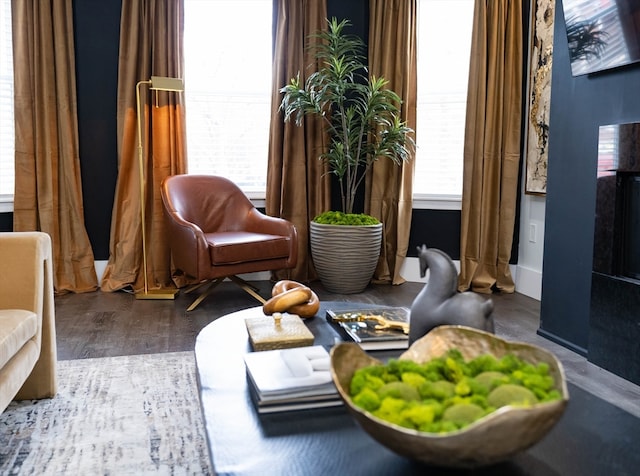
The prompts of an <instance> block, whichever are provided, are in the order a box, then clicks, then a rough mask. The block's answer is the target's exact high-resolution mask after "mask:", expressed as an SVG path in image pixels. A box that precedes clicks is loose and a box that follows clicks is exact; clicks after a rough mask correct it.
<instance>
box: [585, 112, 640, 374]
mask: <svg viewBox="0 0 640 476" xmlns="http://www.w3.org/2000/svg"><path fill="white" fill-rule="evenodd" d="M597 176H598V178H597V192H596V218H595V228H594V247H593V275H592V282H591V314H590V319H589V353H588V358H589V360H590V361H591V362H593V363H595V364H596V365H599V366H600V367H603V368H605V369H607V370H609V371H611V372H613V373H615V374H617V375H620V376H621V377H623V378H625V379H627V380H630V381H632V382H634V383H636V384H640V123H628V124H617V125H607V126H601V127H600V134H599V140H598V173H597Z"/></svg>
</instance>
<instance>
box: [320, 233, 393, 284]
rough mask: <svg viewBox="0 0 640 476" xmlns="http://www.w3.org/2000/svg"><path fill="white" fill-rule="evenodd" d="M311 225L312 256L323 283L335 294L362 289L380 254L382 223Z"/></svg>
mask: <svg viewBox="0 0 640 476" xmlns="http://www.w3.org/2000/svg"><path fill="white" fill-rule="evenodd" d="M310 225H311V226H310V230H309V231H310V236H309V238H310V242H311V257H312V259H313V265H314V266H315V268H316V271H317V273H318V277H319V278H320V281H321V282H322V285H323V286H324V287H325V288H326V289H327V291H330V292H332V293H338V294H356V293H361V292H362V291H364V289H365V288H366V287H367V285H368V284H369V282H370V281H371V278H372V277H373V273H374V272H375V270H376V266H377V264H378V258H379V257H380V246H381V244H382V223H379V224H377V225H359V226H351V225H325V224H320V223H315V222H313V221H312V222H311V224H310Z"/></svg>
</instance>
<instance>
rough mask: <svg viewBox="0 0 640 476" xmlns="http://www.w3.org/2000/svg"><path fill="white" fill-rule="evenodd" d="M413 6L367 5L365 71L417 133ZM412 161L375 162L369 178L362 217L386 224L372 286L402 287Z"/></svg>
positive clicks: (385, 0) (395, 2) (387, 0)
mask: <svg viewBox="0 0 640 476" xmlns="http://www.w3.org/2000/svg"><path fill="white" fill-rule="evenodd" d="M416 8H417V6H416V0H370V2H369V9H370V19H369V71H370V73H371V74H373V75H375V76H382V77H384V78H385V79H387V80H388V81H389V84H388V87H389V88H390V89H392V90H393V91H395V92H396V93H397V94H398V95H399V96H400V97H401V98H402V101H403V104H402V110H401V115H402V118H403V119H404V120H405V121H407V124H408V125H409V127H411V128H412V129H414V130H415V128H416V100H417V86H416V84H417V69H416V68H417V58H416V55H417V49H416V21H417V11H416ZM413 170H414V161H413V160H411V161H409V162H405V163H404V164H402V165H401V166H397V165H396V164H394V163H393V162H392V161H390V160H378V161H377V162H376V163H375V164H374V166H373V168H372V173H371V174H370V176H369V177H367V179H368V181H367V193H366V202H365V212H366V213H368V214H370V215H373V216H375V217H376V218H378V219H379V220H381V221H382V222H383V223H384V235H383V249H382V253H381V256H380V260H379V261H378V266H377V269H376V272H375V275H374V282H379V283H392V284H401V283H403V282H404V279H403V278H402V276H400V268H401V266H402V264H403V262H404V259H405V258H406V256H407V247H408V245H409V232H410V230H411V211H412V206H413V202H412V194H413V189H412V183H413Z"/></svg>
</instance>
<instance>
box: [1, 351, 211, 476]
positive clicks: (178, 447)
mask: <svg viewBox="0 0 640 476" xmlns="http://www.w3.org/2000/svg"><path fill="white" fill-rule="evenodd" d="M58 378H59V380H58V384H59V392H58V394H57V395H56V397H55V398H53V399H47V400H39V401H37V400H30V401H24V402H13V403H11V404H10V405H9V407H8V408H7V409H6V410H5V411H4V412H3V413H2V414H0V474H2V475H14V474H15V475H27V474H28V475H33V474H38V475H68V474H73V475H80V474H83V475H84V474H92V475H136V476H137V475H145V474H153V475H165V474H166V475H196V474H197V475H207V474H212V473H213V471H212V470H211V466H210V462H209V455H208V450H207V443H206V436H205V431H204V424H203V421H202V415H201V411H200V404H199V401H198V389H197V383H196V371H195V360H194V356H193V353H192V352H176V353H167V354H150V355H134V356H123V357H109V358H101V359H82V360H68V361H60V362H59V363H58Z"/></svg>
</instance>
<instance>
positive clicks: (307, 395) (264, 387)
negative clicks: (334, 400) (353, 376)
mask: <svg viewBox="0 0 640 476" xmlns="http://www.w3.org/2000/svg"><path fill="white" fill-rule="evenodd" d="M244 361H245V365H246V368H247V375H248V376H249V380H250V383H251V384H252V386H253V390H254V391H255V396H256V397H257V400H258V403H259V404H263V403H273V402H285V401H286V402H290V403H292V402H295V401H297V400H300V401H307V402H308V401H310V400H313V399H314V398H313V397H318V399H324V400H326V399H328V398H329V397H331V396H335V397H337V396H338V391H337V390H336V387H335V385H334V383H333V380H332V379H331V372H330V366H331V362H330V357H329V352H328V351H327V350H326V349H325V348H324V347H323V346H321V345H314V346H306V347H294V348H288V349H277V350H265V351H261V352H250V353H248V354H246V355H245V357H244Z"/></svg>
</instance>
